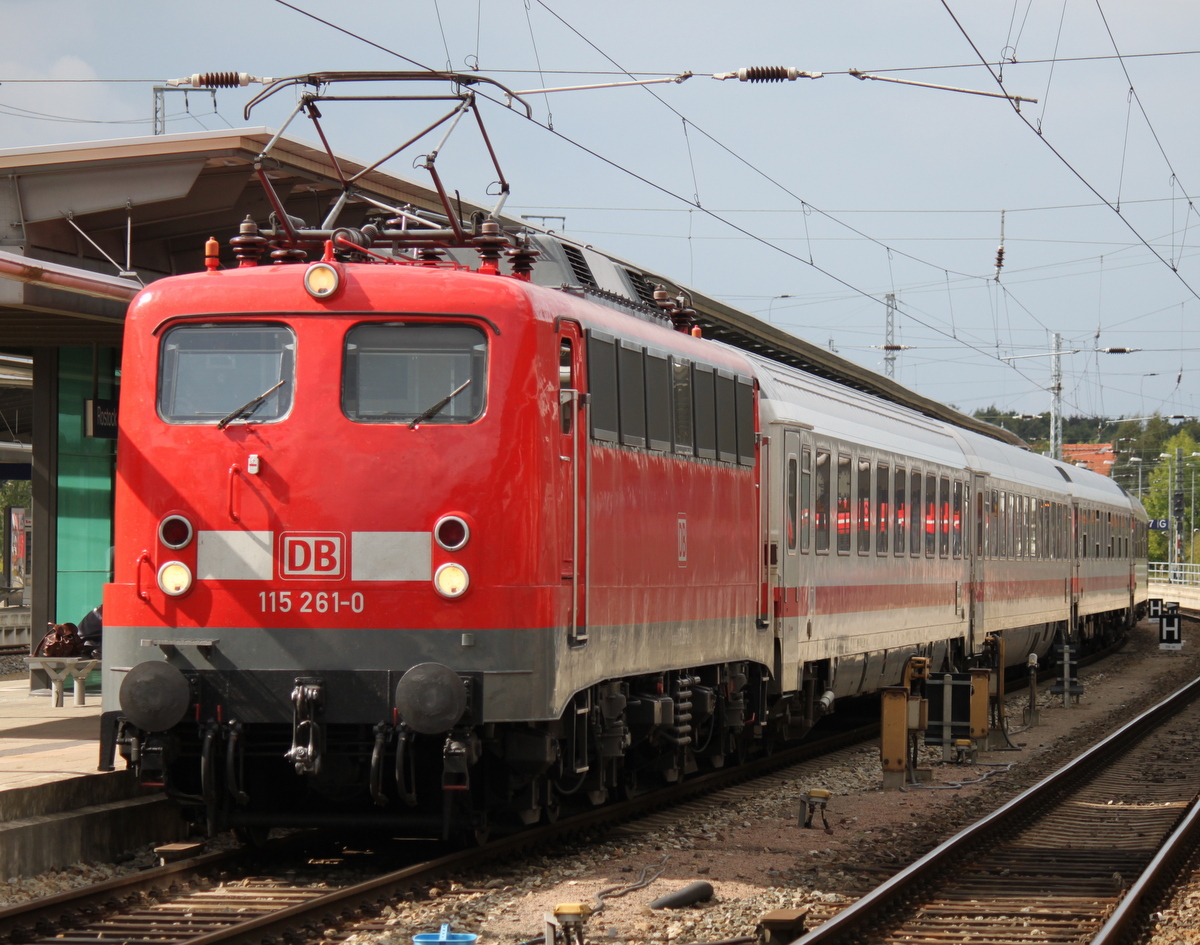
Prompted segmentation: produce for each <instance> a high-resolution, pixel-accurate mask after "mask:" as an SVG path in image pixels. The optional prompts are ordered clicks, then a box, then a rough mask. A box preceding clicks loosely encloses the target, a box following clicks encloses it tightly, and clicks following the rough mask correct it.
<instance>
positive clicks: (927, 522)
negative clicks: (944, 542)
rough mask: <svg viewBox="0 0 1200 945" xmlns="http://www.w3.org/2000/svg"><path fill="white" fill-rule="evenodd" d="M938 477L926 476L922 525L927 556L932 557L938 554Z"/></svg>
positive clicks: (929, 474)
mask: <svg viewBox="0 0 1200 945" xmlns="http://www.w3.org/2000/svg"><path fill="white" fill-rule="evenodd" d="M937 511H938V505H937V476H935V475H934V474H933V473H926V474H925V518H924V519H923V520H922V523H921V524H922V525H923V527H924V529H925V554H926V555H929V556H930V557H932V556H933V555H935V554H937Z"/></svg>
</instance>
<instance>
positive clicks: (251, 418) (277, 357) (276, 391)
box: [158, 323, 453, 423]
mask: <svg viewBox="0 0 1200 945" xmlns="http://www.w3.org/2000/svg"><path fill="white" fill-rule="evenodd" d="M295 380H296V335H295V333H294V332H293V331H292V329H290V328H288V327H287V326H286V325H247V324H236V325H235V324H229V323H224V324H208V325H182V326H180V327H178V328H172V329H171V330H170V331H168V332H167V334H166V336H165V337H164V338H163V341H162V349H161V353H160V355H159V365H158V415H159V416H160V417H162V419H163V420H165V421H166V422H167V423H217V422H219V421H220V420H222V419H224V418H225V417H227V416H229V415H230V414H231V413H237V412H239V411H238V408H239V407H241V406H242V405H243V404H247V403H253V402H254V401H255V400H256V399H257V398H258V397H259V396H260V395H262V394H264V393H266V392H270V393H269V396H265V397H263V399H262V402H261V403H260V404H258V406H257V407H255V408H254V409H253V411H251V408H249V407H247V408H246V409H245V410H244V411H241V413H243V415H244V419H245V420H246V422H249V423H273V422H275V421H276V420H282V419H283V418H284V417H285V416H287V413H288V411H289V410H291V407H292V389H293V387H295ZM451 390H453V388H451ZM446 393H449V391H446ZM432 402H433V403H436V402H437V401H436V398H435V400H434V401H432Z"/></svg>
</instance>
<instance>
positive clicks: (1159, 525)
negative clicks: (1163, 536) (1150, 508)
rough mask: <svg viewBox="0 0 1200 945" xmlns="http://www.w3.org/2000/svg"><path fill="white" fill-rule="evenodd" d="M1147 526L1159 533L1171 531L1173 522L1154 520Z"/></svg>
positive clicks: (1165, 519)
mask: <svg viewBox="0 0 1200 945" xmlns="http://www.w3.org/2000/svg"><path fill="white" fill-rule="evenodd" d="M1146 525H1147V526H1148V527H1149V528H1151V529H1153V530H1155V531H1159V532H1166V531H1170V530H1171V520H1170V519H1169V518H1152V519H1150V521H1148V522H1147V523H1146Z"/></svg>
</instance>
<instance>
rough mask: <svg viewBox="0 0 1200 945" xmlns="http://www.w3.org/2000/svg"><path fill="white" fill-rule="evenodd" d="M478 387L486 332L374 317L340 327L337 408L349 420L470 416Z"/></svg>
mask: <svg viewBox="0 0 1200 945" xmlns="http://www.w3.org/2000/svg"><path fill="white" fill-rule="evenodd" d="M451 395H453V396H451ZM486 395H487V337H486V336H485V335H484V333H483V332H482V331H480V330H479V329H478V328H476V327H475V326H474V325H458V324H447V323H440V324H429V323H423V322H413V323H410V324H379V323H374V324H362V325H356V326H354V327H353V328H351V329H350V330H349V331H348V332H346V340H345V352H344V361H343V372H342V412H343V413H344V414H345V415H346V416H347V417H348V418H349V419H351V420H355V421H357V422H359V423H411V422H412V421H413V420H416V419H417V418H421V422H422V423H424V424H427V425H433V424H441V423H470V422H471V421H473V420H477V419H479V417H480V416H482V415H483V408H484V405H485V403H486V400H487V396H486ZM434 408H440V409H437V410H436V411H435V409H434Z"/></svg>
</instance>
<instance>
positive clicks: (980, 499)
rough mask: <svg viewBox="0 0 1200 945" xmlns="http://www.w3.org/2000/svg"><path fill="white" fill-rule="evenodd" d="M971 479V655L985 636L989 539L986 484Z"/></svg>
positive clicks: (968, 585)
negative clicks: (972, 505) (972, 501)
mask: <svg viewBox="0 0 1200 945" xmlns="http://www.w3.org/2000/svg"><path fill="white" fill-rule="evenodd" d="M971 478H972V486H971V494H972V496H973V497H974V504H975V508H974V510H973V513H974V514H973V515H972V516H971V519H972V521H973V522H974V524H975V527H974V528H973V529H972V530H971V533H970V534H969V537H968V539H967V544H968V546H969V548H970V558H971V575H970V578H969V580H968V582H967V587H968V588H969V590H968V600H969V603H968V607H969V610H968V613H969V614H970V615H971V616H970V620H971V626H970V629H969V630H968V633H969V634H970V639H969V640H968V644H969V650H968V651H969V652H971V653H975V652H977V648H978V647H982V645H983V638H984V637H985V636H987V624H986V623H985V620H986V617H987V552H988V546H987V543H988V542H989V541H990V540H991V536H990V535H989V534H988V533H987V532H988V528H987V521H988V517H989V513H990V509H989V507H988V502H989V501H990V495H989V493H988V490H987V480H986V479H985V478H984V477H983V476H981V475H979V474H975V475H974V476H972V477H971Z"/></svg>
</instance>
